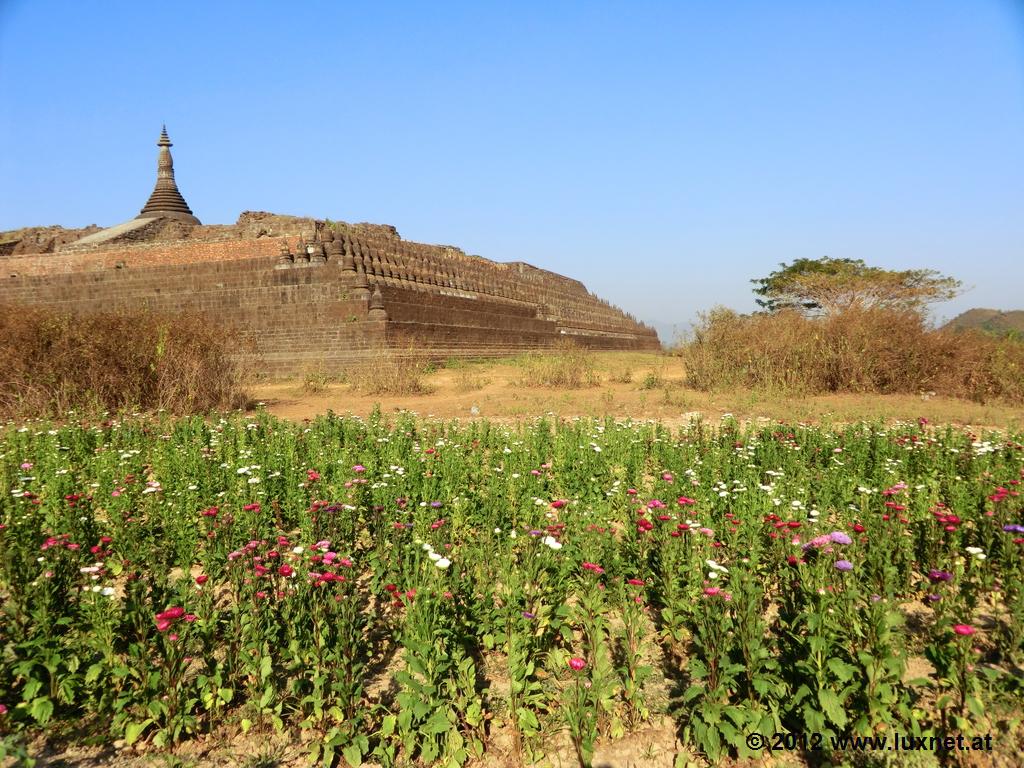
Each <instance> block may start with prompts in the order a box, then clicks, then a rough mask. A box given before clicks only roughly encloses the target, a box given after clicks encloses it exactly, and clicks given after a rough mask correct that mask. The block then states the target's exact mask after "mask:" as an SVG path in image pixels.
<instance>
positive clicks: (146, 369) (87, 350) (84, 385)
mask: <svg viewBox="0 0 1024 768" xmlns="http://www.w3.org/2000/svg"><path fill="white" fill-rule="evenodd" d="M239 343H240V339H239V338H238V335H237V334H236V333H235V332H233V331H230V330H227V329H225V328H223V327H221V326H219V325H215V324H213V323H211V322H210V321H209V320H207V319H206V318H205V317H203V316H202V315H198V314H194V313H181V314H157V313H153V312H149V311H147V310H125V311H110V312H101V313H93V314H89V315H84V316H75V315H72V314H70V313H61V312H55V311H53V310H49V309H46V308H41V307H19V306H2V307H0V415H3V416H4V417H7V418H13V417H29V416H32V417H38V416H51V415H60V414H65V413H67V412H68V411H69V410H106V411H118V410H123V409H141V410H155V409H161V408H162V409H165V410H167V411H170V412H172V413H176V414H187V413H201V412H206V411H209V410H211V409H214V408H237V407H242V406H244V405H246V404H247V402H248V399H247V397H246V395H245V394H244V392H243V390H242V378H241V371H240V368H239V366H238V365H237V363H236V358H235V357H234V356H235V355H236V354H237V351H238V347H239Z"/></svg>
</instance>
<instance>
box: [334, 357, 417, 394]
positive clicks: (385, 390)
mask: <svg viewBox="0 0 1024 768" xmlns="http://www.w3.org/2000/svg"><path fill="white" fill-rule="evenodd" d="M428 365H429V363H428V362H427V361H424V360H422V359H418V358H416V357H415V356H411V355H401V354H396V353H394V352H390V351H383V352H382V353H381V354H379V355H377V356H376V357H374V358H372V359H371V360H368V361H367V362H365V363H363V364H361V365H358V366H355V367H354V368H352V370H351V371H349V375H348V380H349V382H350V383H351V385H352V387H353V388H354V389H355V390H356V391H357V392H359V393H360V394H363V395H426V394H430V392H432V391H433V388H432V387H430V386H428V385H427V383H426V382H425V381H424V378H425V377H426V375H427V368H428Z"/></svg>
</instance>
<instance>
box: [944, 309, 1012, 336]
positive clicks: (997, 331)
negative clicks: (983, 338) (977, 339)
mask: <svg viewBox="0 0 1024 768" xmlns="http://www.w3.org/2000/svg"><path fill="white" fill-rule="evenodd" d="M943 328H948V329H949V330H951V331H964V330H968V329H971V328H974V329H977V330H979V331H984V332H985V333H991V334H992V335H994V336H1016V337H1017V338H1024V309H1013V310H1010V311H1009V312H1003V311H1001V310H998V309H969V310H967V311H966V312H964V313H963V314H960V315H957V316H956V317H954V318H953V319H952V320H950V321H949V322H948V323H946V324H945V325H944V326H943Z"/></svg>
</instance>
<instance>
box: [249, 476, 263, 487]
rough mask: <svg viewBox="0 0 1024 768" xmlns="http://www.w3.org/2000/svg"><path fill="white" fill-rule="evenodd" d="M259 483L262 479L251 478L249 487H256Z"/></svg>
mask: <svg viewBox="0 0 1024 768" xmlns="http://www.w3.org/2000/svg"><path fill="white" fill-rule="evenodd" d="M259 481H260V479H259V478H258V477H250V478H249V480H248V481H247V482H248V483H249V485H256V484H257V483H258V482H259Z"/></svg>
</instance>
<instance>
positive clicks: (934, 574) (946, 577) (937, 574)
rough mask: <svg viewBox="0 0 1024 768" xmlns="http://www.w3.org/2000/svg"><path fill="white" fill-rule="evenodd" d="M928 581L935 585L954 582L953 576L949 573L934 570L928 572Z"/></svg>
mask: <svg viewBox="0 0 1024 768" xmlns="http://www.w3.org/2000/svg"><path fill="white" fill-rule="evenodd" d="M928 580H929V581H931V582H932V583H935V584H937V583H938V582H940V581H952V580H953V574H952V573H950V572H949V571H937V570H935V569H934V568H932V569H931V570H930V571H928Z"/></svg>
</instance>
